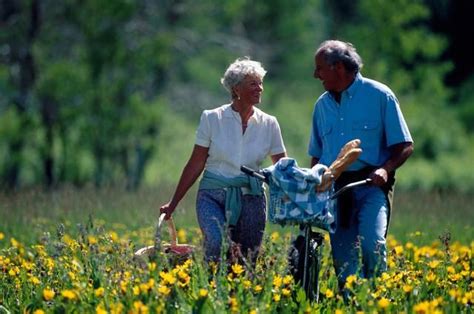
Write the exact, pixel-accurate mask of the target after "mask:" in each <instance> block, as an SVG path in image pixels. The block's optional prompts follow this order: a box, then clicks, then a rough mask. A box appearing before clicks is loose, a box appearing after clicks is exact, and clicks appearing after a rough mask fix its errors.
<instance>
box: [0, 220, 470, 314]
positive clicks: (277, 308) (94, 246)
mask: <svg viewBox="0 0 474 314" xmlns="http://www.w3.org/2000/svg"><path fill="white" fill-rule="evenodd" d="M37 223H39V224H43V225H44V230H50V229H51V224H54V222H50V221H49V220H40V221H39V222H37ZM54 228H55V231H54V232H44V233H43V234H42V235H41V236H40V237H38V239H37V240H36V241H34V243H31V244H28V245H27V244H24V243H22V242H20V241H19V240H17V239H16V238H18V237H17V236H16V235H15V234H9V233H8V232H6V231H5V230H0V249H1V250H0V270H1V271H0V313H70V312H77V313H174V312H177V313H191V312H192V313H226V312H227V313H232V312H235V313H273V312H283V313H320V312H323V313H463V312H464V313H472V312H473V306H474V270H473V253H474V241H473V242H471V243H468V244H461V243H458V242H452V241H451V240H450V238H449V235H448V234H446V235H445V236H444V237H440V238H439V239H433V242H432V243H431V244H429V245H422V244H419V243H418V242H420V241H418V240H417V239H418V238H419V237H420V235H421V232H414V233H413V234H411V235H410V237H411V240H409V241H406V242H405V243H400V242H399V241H397V239H395V238H394V237H389V240H388V244H389V252H390V253H389V270H388V271H387V272H386V273H383V274H382V275H381V276H380V277H379V278H377V279H374V280H366V279H362V278H359V277H357V276H350V277H349V278H348V280H347V286H348V287H349V289H350V291H351V296H350V299H349V300H347V301H344V300H343V299H342V298H341V297H340V296H339V294H338V293H337V288H336V287H337V283H336V278H335V275H334V272H333V269H332V265H331V259H330V256H329V253H330V248H329V243H328V239H327V237H326V239H325V245H324V246H323V252H322V256H323V257H322V268H321V269H322V270H321V274H320V276H321V277H320V285H321V290H320V298H319V302H318V303H310V302H309V301H308V300H307V299H306V297H305V294H304V292H303V291H302V290H301V289H300V288H299V286H298V285H297V284H296V283H295V282H294V279H293V278H292V276H291V275H290V274H289V272H288V264H287V251H288V249H289V246H290V244H291V239H292V235H291V234H290V233H288V232H285V229H282V228H280V229H278V231H269V232H268V233H267V234H266V236H265V240H264V245H263V249H262V252H261V255H260V257H259V259H258V261H257V265H256V268H255V269H254V270H251V269H249V268H248V267H247V266H246V265H240V264H232V265H227V264H226V263H221V264H219V265H210V266H208V265H206V264H204V263H203V261H202V255H201V251H200V241H201V234H200V233H199V230H198V229H197V228H195V227H191V228H186V229H178V236H179V241H180V242H181V243H191V244H194V245H196V247H197V249H196V251H195V253H194V254H193V255H192V256H190V257H189V258H186V259H178V258H173V256H171V255H170V254H165V253H161V254H159V255H158V256H157V257H156V258H155V259H152V260H148V259H147V260H136V259H134V258H133V252H134V251H135V250H136V249H137V248H139V247H141V246H143V245H150V244H152V241H151V238H152V237H151V236H150V235H151V234H153V230H152V228H150V227H148V228H143V229H138V230H135V231H129V229H128V228H126V227H125V226H124V225H120V224H112V225H110V226H109V225H108V224H107V223H105V222H104V221H101V220H99V219H93V218H89V220H88V221H87V222H85V223H84V224H75V225H74V224H73V223H71V222H66V223H61V224H59V225H58V226H55V227H54Z"/></svg>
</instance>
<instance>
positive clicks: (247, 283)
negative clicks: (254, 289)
mask: <svg viewBox="0 0 474 314" xmlns="http://www.w3.org/2000/svg"><path fill="white" fill-rule="evenodd" d="M242 285H243V286H244V288H245V289H249V288H250V287H251V286H252V282H251V281H250V280H248V279H245V280H244V281H242Z"/></svg>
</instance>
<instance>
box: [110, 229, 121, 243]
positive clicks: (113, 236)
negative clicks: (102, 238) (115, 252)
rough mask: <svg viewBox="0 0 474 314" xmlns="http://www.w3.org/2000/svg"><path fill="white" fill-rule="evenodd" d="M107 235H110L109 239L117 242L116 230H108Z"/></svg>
mask: <svg viewBox="0 0 474 314" xmlns="http://www.w3.org/2000/svg"><path fill="white" fill-rule="evenodd" d="M109 236H110V239H111V240H112V241H113V242H117V240H118V238H119V237H118V234H117V232H115V231H110V232H109Z"/></svg>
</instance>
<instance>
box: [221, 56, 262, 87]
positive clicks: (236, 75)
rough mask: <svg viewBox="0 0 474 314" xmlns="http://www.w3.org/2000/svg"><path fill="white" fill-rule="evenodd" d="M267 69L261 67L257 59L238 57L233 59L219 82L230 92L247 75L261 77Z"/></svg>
mask: <svg viewBox="0 0 474 314" xmlns="http://www.w3.org/2000/svg"><path fill="white" fill-rule="evenodd" d="M266 73H267V71H265V69H264V68H263V67H262V64H261V63H260V62H258V61H253V60H250V58H249V57H244V58H238V59H237V60H235V61H234V62H233V63H231V65H229V67H228V68H227V70H226V71H225V73H224V77H222V78H221V83H222V85H224V87H225V89H227V90H228V91H229V92H230V93H231V94H233V91H232V88H233V87H234V86H236V85H238V84H239V83H240V82H242V80H243V79H244V78H245V77H247V76H248V75H252V76H257V77H259V78H260V79H263V77H264V76H265V74H266Z"/></svg>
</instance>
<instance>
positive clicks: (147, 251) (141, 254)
mask: <svg viewBox="0 0 474 314" xmlns="http://www.w3.org/2000/svg"><path fill="white" fill-rule="evenodd" d="M164 219H165V214H164V213H163V214H161V215H160V218H159V219H158V226H157V228H156V232H155V244H154V245H150V246H146V247H143V248H141V249H139V250H137V251H136V252H135V254H134V257H135V258H137V259H141V260H144V259H146V258H155V257H156V256H157V253H159V252H163V253H165V254H169V255H172V256H173V257H178V258H180V259H181V258H187V257H189V256H190V255H191V254H192V253H193V251H194V249H195V247H194V246H193V245H189V244H178V239H177V234H176V227H175V225H174V222H173V218H170V219H169V220H166V222H167V225H168V233H169V236H170V243H165V242H162V241H161V226H162V225H163V221H164Z"/></svg>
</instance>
